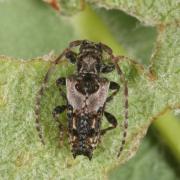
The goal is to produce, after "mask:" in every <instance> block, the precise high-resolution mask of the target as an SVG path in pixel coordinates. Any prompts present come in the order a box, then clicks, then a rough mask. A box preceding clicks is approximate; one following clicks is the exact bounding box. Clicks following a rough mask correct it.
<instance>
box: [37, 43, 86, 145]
mask: <svg viewBox="0 0 180 180" xmlns="http://www.w3.org/2000/svg"><path fill="white" fill-rule="evenodd" d="M81 42H82V41H81V40H77V41H73V42H70V43H69V47H68V48H66V49H65V50H64V51H63V52H62V53H61V54H60V55H59V56H58V57H57V58H56V59H55V60H54V62H53V63H52V64H51V66H50V67H49V69H48V71H47V73H46V75H45V77H44V80H43V83H42V85H41V88H40V89H39V91H38V93H37V96H36V103H35V110H34V111H35V126H36V130H37V132H38V136H39V138H40V140H41V142H42V144H45V141H44V137H43V133H42V128H41V125H40V111H41V110H40V103H41V99H42V96H43V95H44V91H45V89H46V86H47V83H48V81H49V77H50V76H51V74H52V73H53V72H54V70H55V66H56V65H57V64H59V62H60V61H61V60H62V58H63V57H64V56H65V55H66V53H67V52H68V51H70V49H71V48H74V47H76V46H79V45H80V44H81Z"/></svg>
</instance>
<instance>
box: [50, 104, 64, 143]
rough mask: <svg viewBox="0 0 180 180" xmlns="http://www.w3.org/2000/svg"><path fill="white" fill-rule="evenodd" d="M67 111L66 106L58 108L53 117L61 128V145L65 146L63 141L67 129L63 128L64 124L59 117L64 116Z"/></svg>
mask: <svg viewBox="0 0 180 180" xmlns="http://www.w3.org/2000/svg"><path fill="white" fill-rule="evenodd" d="M66 109H67V106H66V105H62V106H56V107H55V108H54V110H53V113H52V114H53V117H54V120H55V121H56V122H57V123H58V128H59V136H60V145H61V146H62V145H63V139H64V132H65V131H67V129H66V128H65V127H64V126H63V124H62V123H61V122H60V120H59V115H60V114H62V113H63V112H64V111H65V110H66Z"/></svg>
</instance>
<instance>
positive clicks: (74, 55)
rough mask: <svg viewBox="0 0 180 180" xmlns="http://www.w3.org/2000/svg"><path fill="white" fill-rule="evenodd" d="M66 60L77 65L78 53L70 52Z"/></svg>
mask: <svg viewBox="0 0 180 180" xmlns="http://www.w3.org/2000/svg"><path fill="white" fill-rule="evenodd" d="M65 56H66V58H67V59H68V60H69V62H70V63H72V64H75V63H76V59H77V53H76V52H74V51H71V50H69V51H68V52H67V53H66V55H65Z"/></svg>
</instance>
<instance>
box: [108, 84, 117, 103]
mask: <svg viewBox="0 0 180 180" xmlns="http://www.w3.org/2000/svg"><path fill="white" fill-rule="evenodd" d="M109 89H110V90H113V93H112V94H111V95H110V96H109V97H108V98H107V99H106V102H109V101H111V100H112V99H113V97H114V96H115V95H116V94H117V93H118V91H119V89H120V86H119V84H118V83H116V82H113V81H110V85H109Z"/></svg>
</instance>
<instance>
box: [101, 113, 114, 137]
mask: <svg viewBox="0 0 180 180" xmlns="http://www.w3.org/2000/svg"><path fill="white" fill-rule="evenodd" d="M104 115H105V117H106V119H107V120H108V122H109V123H110V124H111V125H112V126H110V127H108V128H105V129H102V130H101V135H104V134H105V133H106V132H107V131H109V130H111V129H114V128H116V126H117V120H116V118H115V117H114V116H113V115H112V114H110V113H109V112H106V111H105V112H104Z"/></svg>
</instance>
